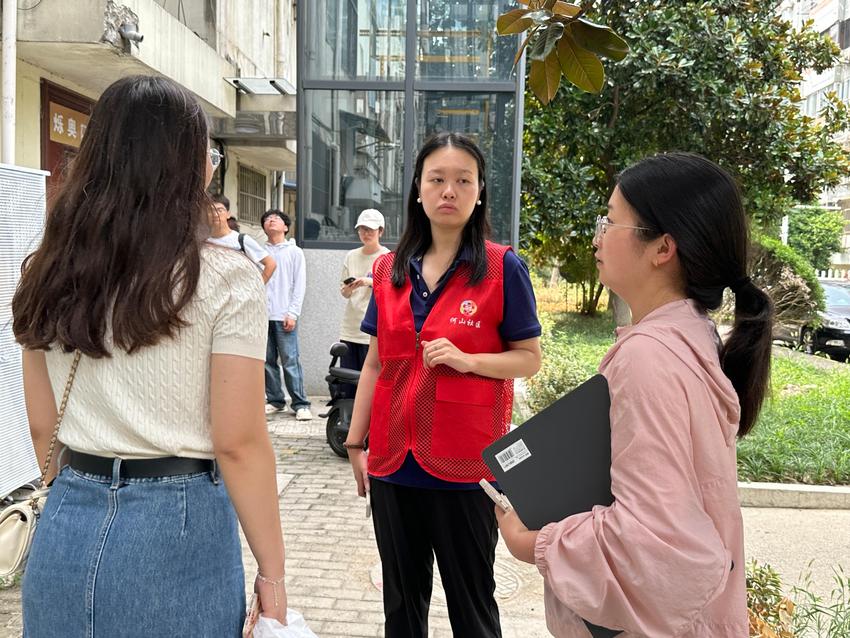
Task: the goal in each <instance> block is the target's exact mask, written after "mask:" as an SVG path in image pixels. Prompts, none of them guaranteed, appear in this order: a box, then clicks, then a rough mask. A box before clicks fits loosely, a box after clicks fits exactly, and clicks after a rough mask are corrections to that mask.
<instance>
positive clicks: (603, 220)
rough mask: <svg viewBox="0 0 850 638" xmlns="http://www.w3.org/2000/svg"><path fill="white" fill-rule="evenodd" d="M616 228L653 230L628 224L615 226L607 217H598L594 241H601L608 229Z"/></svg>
mask: <svg viewBox="0 0 850 638" xmlns="http://www.w3.org/2000/svg"><path fill="white" fill-rule="evenodd" d="M609 226H614V227H615V228H631V229H633V230H652V229H651V228H647V227H646V226H629V225H628V224H614V223H612V222H611V220H610V219H608V216H607V215H597V216H596V234H595V235H594V236H593V237H594V239H599V238H600V237H602V236H603V235H604V234H605V233H606V232H608V227H609Z"/></svg>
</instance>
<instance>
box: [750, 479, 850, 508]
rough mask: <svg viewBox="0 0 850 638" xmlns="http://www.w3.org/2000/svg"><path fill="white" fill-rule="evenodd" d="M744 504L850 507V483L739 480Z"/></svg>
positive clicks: (755, 505) (785, 506)
mask: <svg viewBox="0 0 850 638" xmlns="http://www.w3.org/2000/svg"><path fill="white" fill-rule="evenodd" d="M738 499H739V500H740V502H741V507H784V508H790V509H825V510H826V509H842V510H843V509H846V510H850V485H803V484H799V483H749V482H746V481H739V482H738Z"/></svg>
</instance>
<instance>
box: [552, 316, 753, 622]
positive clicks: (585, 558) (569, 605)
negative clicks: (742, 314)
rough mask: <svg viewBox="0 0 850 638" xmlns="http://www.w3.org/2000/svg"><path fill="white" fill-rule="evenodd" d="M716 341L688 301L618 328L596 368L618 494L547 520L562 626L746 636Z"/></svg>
mask: <svg viewBox="0 0 850 638" xmlns="http://www.w3.org/2000/svg"><path fill="white" fill-rule="evenodd" d="M718 343H719V339H718V337H717V333H716V331H715V328H714V324H713V323H712V322H711V321H710V320H709V319H708V318H707V317H706V316H705V315H703V314H702V313H700V312H699V311H698V310H697V308H696V305H695V304H694V302H693V301H691V300H687V301H676V302H673V303H669V304H666V305H664V306H662V307H661V308H658V309H657V310H655V311H653V312H652V313H650V314H649V315H647V316H646V317H645V318H644V319H643V320H642V321H640V322H639V323H638V324H636V325H634V326H629V327H626V328H620V329H618V331H617V342H616V343H615V344H614V346H612V348H611V349H610V350H609V351H608V354H607V355H605V358H604V359H603V360H602V363H601V364H600V366H599V371H600V372H601V373H602V374H604V375H605V377H606V378H607V379H608V384H609V387H610V391H611V488H612V492H613V494H614V503H613V504H612V505H611V506H609V507H602V506H597V507H595V508H593V511H591V512H587V513H584V514H576V515H575V516H570V517H569V518H566V519H564V520H562V521H560V522H558V523H551V524H549V525H547V526H545V527H544V528H543V529H542V530H541V532H540V534H539V535H538V537H537V544H536V546H535V559H536V562H537V567H538V569H539V570H540V573H541V574H543V577H544V580H545V603H546V624H547V626H548V627H549V631H551V632H552V634H553V635H555V636H557V637H558V638H565V637H572V636H575V637H582V638H584V637H587V636H590V633H589V632H588V631H587V629H586V628H585V626H584V623H583V622H581V620H580V618H585V619H587V620H589V621H591V622H593V623H595V624H597V625H602V626H606V627H609V628H611V629H623V630H625V632H624V633H623V634H621V638H637V637H650V638H668V637H677V638H678V637H687V638H696V637H699V638H746V637H747V636H748V635H749V632H748V627H747V594H746V587H745V574H744V572H745V569H744V547H743V522H742V519H741V509H740V505H739V504H738V495H737V487H736V486H737V465H736V453H735V435H736V432H737V430H738V421H739V412H740V410H739V405H738V397H737V395H736V393H735V390H734V389H733V387H732V383H731V382H730V381H729V379H728V378H727V377H726V375H724V374H723V371H722V370H721V369H720V362H719V359H718ZM732 561H734V569H731V571H730V567H731V565H732Z"/></svg>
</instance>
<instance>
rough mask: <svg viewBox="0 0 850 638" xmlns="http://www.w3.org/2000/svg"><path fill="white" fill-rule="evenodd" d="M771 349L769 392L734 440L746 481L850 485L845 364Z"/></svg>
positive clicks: (848, 371)
mask: <svg viewBox="0 0 850 638" xmlns="http://www.w3.org/2000/svg"><path fill="white" fill-rule="evenodd" d="M783 350H784V349H776V352H777V354H775V355H774V357H773V370H772V374H771V396H770V398H769V399H768V400H767V401H766V402H765V405H764V408H763V409H762V412H761V415H760V416H759V421H758V423H757V424H756V427H755V428H754V430H753V431H752V433H751V434H750V436H748V437H746V438H745V439H744V440H742V441H741V442H740V443H739V444H738V476H739V478H740V479H741V480H745V481H776V482H781V483H789V482H794V483H811V484H815V485H836V484H840V485H847V484H850V365H846V364H845V365H840V364H838V365H828V366H824V367H821V366H819V365H817V364H818V363H821V362H820V361H817V360H816V361H814V362H812V360H811V359H810V358H808V357H806V356H805V355H797V354H795V353H791V352H787V351H786V352H783Z"/></svg>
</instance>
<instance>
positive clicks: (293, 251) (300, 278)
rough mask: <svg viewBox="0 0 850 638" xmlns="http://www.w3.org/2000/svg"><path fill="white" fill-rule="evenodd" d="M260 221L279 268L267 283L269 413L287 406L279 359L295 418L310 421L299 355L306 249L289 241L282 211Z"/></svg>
mask: <svg viewBox="0 0 850 638" xmlns="http://www.w3.org/2000/svg"><path fill="white" fill-rule="evenodd" d="M260 223H261V224H262V226H263V230H264V231H265V233H266V236H267V237H268V238H269V240H268V242H266V249H267V250H268V251H269V254H270V255H271V257H272V258H273V259H274V261H275V263H276V264H277V269H276V270H275V272H274V274H273V275H272V277H271V279H269V281H268V283H267V284H266V301H267V305H268V310H269V339H268V345H267V347H266V413H267V414H270V413H272V412H277V411H278V410H282V409H283V408H284V407H286V400H285V397H284V395H283V388H282V387H281V384H280V370H279V369H278V365H277V362H278V358H279V359H280V364H281V367H282V368H283V378H284V379H283V380H284V382H285V383H286V391H287V392H288V393H289V398H290V400H291V402H292V406H291V407H292V409H293V411H294V412H295V418H296V419H298V420H299V421H307V420H309V419H312V418H313V414H312V412H310V401H309V399H307V394H306V393H305V392H304V373H303V371H302V369H301V361H300V360H299V356H298V317H299V316H300V314H301V305H302V304H303V302H304V290H305V287H306V284H307V274H306V268H305V263H304V251H302V250H301V249H300V248H299V247H298V246H296V245H295V240H294V239H293V240H289V241H287V240H286V233H287V232H289V224H290V219H289V216H288V215H287V214H286V213H282V212H281V211H279V210H274V209H272V210H268V211H266V212H265V213H264V214H263V216H262V218H260Z"/></svg>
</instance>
